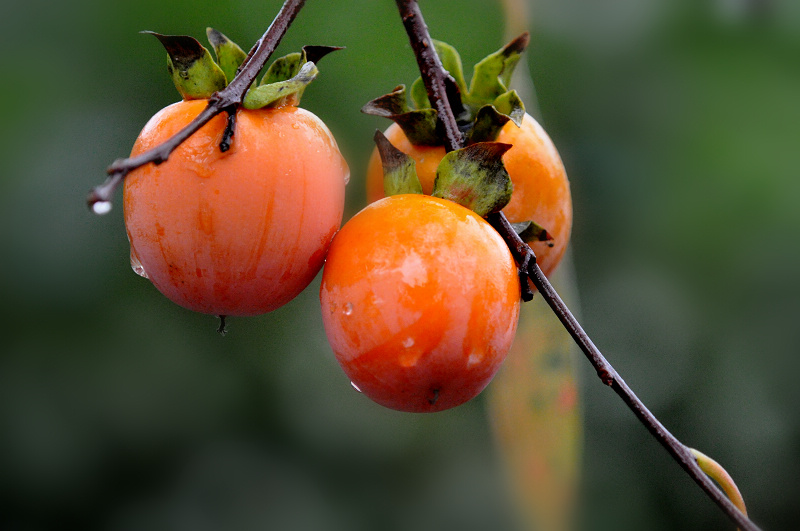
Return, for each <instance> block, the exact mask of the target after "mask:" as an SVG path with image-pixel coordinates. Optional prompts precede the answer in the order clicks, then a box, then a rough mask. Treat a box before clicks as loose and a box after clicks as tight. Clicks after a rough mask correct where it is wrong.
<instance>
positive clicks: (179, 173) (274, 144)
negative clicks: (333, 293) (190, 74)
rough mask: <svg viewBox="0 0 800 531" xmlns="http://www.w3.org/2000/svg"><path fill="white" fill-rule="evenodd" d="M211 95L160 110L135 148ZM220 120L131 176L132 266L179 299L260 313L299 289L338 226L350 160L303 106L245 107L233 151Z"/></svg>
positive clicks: (164, 135) (219, 311)
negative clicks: (225, 144) (223, 143)
mask: <svg viewBox="0 0 800 531" xmlns="http://www.w3.org/2000/svg"><path fill="white" fill-rule="evenodd" d="M206 104H207V102H206V101H205V100H193V101H182V102H179V103H175V104H173V105H170V106H168V107H166V108H164V109H162V110H161V111H159V112H158V113H157V114H156V115H155V116H154V117H153V118H151V120H150V121H149V122H148V123H147V125H146V126H145V127H144V129H143V130H142V132H141V134H140V135H139V138H138V139H137V140H136V143H135V144H134V147H133V151H132V153H131V156H136V155H137V154H139V153H142V152H144V151H146V150H148V149H151V148H153V147H155V146H156V145H158V144H160V143H162V142H163V141H165V140H166V139H168V138H169V137H170V136H172V135H173V134H174V133H175V132H177V131H178V130H179V129H181V128H182V127H183V126H184V125H186V124H187V123H189V121H191V120H192V119H193V118H194V117H195V116H196V115H197V114H199V113H200V111H201V110H202V109H204V108H205V106H206ZM225 123H226V116H225V114H222V115H218V116H216V117H214V118H213V119H212V120H211V122H209V123H208V124H206V125H205V126H204V127H203V128H201V129H200V131H198V132H197V133H196V134H194V135H193V136H192V137H190V138H189V139H188V140H187V141H186V142H184V143H183V144H182V145H181V146H180V147H178V148H177V149H176V150H175V151H174V152H173V153H172V154H171V155H170V157H169V159H168V160H167V161H166V162H164V163H162V164H161V165H158V166H156V165H153V164H148V165H146V166H143V167H141V168H139V169H137V170H136V171H134V172H132V173H131V174H129V175H128V176H127V177H126V180H125V188H124V210H125V225H126V228H127V232H128V239H129V241H130V244H131V261H132V265H134V268H136V267H135V266H136V265H137V264H136V262H137V261H138V262H140V263H141V266H142V267H143V269H144V271H145V273H146V275H147V277H148V278H149V279H150V280H151V281H152V283H153V284H154V285H155V287H156V288H158V290H159V291H161V293H163V294H164V295H165V296H167V297H168V298H169V299H170V300H172V301H174V302H175V303H177V304H179V305H181V306H184V307H186V308H189V309H191V310H195V311H198V312H202V313H209V314H215V315H256V314H261V313H265V312H268V311H271V310H274V309H276V308H278V307H280V306H282V305H283V304H285V303H287V302H288V301H290V300H291V299H292V298H294V297H295V296H296V295H297V294H298V293H300V292H301V291H302V290H303V289H304V288H305V287H306V286H307V285H308V284H309V283H310V282H311V280H312V279H313V278H314V276H315V275H316V274H317V273H318V271H319V269H320V268H321V267H322V264H323V262H324V259H325V254H326V252H327V249H328V246H329V245H330V242H331V240H332V239H333V235H334V234H335V232H336V230H337V229H338V228H339V225H340V224H341V219H342V211H343V204H344V188H345V181H346V178H347V177H346V175H347V166H346V164H345V163H344V161H343V159H342V157H341V154H340V153H339V150H338V148H337V147H336V142H335V141H334V139H333V137H332V136H331V134H330V131H329V130H328V128H327V127H326V126H325V125H324V124H323V123H322V121H320V120H319V119H318V118H317V117H316V116H314V115H313V114H312V113H310V112H308V111H305V110H303V109H299V108H296V107H293V106H286V107H282V108H277V109H261V110H241V109H240V110H239V111H237V119H236V129H235V134H234V136H233V141H232V144H231V148H230V150H229V151H227V152H225V153H222V152H221V151H220V149H219V142H220V139H221V137H222V134H223V130H224V128H225Z"/></svg>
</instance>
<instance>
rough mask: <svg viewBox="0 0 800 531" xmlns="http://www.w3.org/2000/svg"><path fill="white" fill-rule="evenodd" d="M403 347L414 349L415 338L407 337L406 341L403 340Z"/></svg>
mask: <svg viewBox="0 0 800 531" xmlns="http://www.w3.org/2000/svg"><path fill="white" fill-rule="evenodd" d="M403 346H404V347H405V348H411V347H413V346H414V338H413V337H407V338H405V339H404V340H403Z"/></svg>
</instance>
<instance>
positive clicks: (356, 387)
mask: <svg viewBox="0 0 800 531" xmlns="http://www.w3.org/2000/svg"><path fill="white" fill-rule="evenodd" d="M350 385H352V386H353V389H355V390H356V391H358V392H359V393H360V392H361V389H359V388H358V386H357V385H356V383H355V382H350Z"/></svg>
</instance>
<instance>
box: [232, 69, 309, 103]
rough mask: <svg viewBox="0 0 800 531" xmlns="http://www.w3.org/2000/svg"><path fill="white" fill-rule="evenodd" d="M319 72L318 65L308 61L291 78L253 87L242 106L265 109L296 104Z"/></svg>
mask: <svg viewBox="0 0 800 531" xmlns="http://www.w3.org/2000/svg"><path fill="white" fill-rule="evenodd" d="M318 73H319V70H318V69H317V67H316V65H315V64H314V63H312V62H311V61H308V62H306V63H305V64H303V66H302V67H300V71H299V72H298V73H297V75H295V76H294V77H292V78H291V79H287V80H286V81H277V82H274V83H268V84H266V85H264V84H262V85H259V86H258V87H255V88H251V89H250V90H249V91H248V92H247V95H246V96H245V97H244V101H243V102H242V106H243V107H244V108H245V109H263V108H265V107H280V106H283V105H287V104H288V105H296V104H297V102H298V101H299V99H300V96H301V95H302V94H303V91H304V90H305V88H306V87H307V86H308V84H309V83H311V82H312V81H313V80H314V78H316V77H317V74H318Z"/></svg>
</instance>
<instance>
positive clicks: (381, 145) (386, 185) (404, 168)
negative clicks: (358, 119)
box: [374, 131, 422, 197]
mask: <svg viewBox="0 0 800 531" xmlns="http://www.w3.org/2000/svg"><path fill="white" fill-rule="evenodd" d="M374 140H375V144H376V145H377V146H378V153H379V154H380V156H381V164H382V165H383V192H384V194H386V196H387V197H388V196H391V195H398V194H421V193H422V185H421V184H420V182H419V177H418V176H417V163H416V162H414V159H412V158H411V157H409V156H408V155H406V154H405V153H403V152H402V151H400V150H399V149H397V148H396V147H394V146H393V145H392V143H391V142H389V139H387V138H386V137H385V136H384V135H383V133H381V132H380V131H375V136H374Z"/></svg>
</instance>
